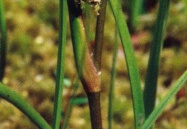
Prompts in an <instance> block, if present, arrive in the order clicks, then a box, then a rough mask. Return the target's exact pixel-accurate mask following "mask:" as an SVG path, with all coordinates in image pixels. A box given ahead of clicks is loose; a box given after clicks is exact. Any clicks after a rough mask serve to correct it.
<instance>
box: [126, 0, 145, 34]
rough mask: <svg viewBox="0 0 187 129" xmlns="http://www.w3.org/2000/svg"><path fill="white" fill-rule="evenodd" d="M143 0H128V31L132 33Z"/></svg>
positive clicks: (135, 26)
mask: <svg viewBox="0 0 187 129" xmlns="http://www.w3.org/2000/svg"><path fill="white" fill-rule="evenodd" d="M142 2H143V0H131V2H130V17H129V18H130V19H129V23H130V24H129V26H130V27H129V29H130V32H132V33H134V32H135V31H136V28H137V24H138V18H139V14H140V11H141V6H142Z"/></svg>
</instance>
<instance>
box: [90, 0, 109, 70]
mask: <svg viewBox="0 0 187 129" xmlns="http://www.w3.org/2000/svg"><path fill="white" fill-rule="evenodd" d="M107 1H108V0H101V5H100V10H99V15H98V16H97V23H96V35H95V46H94V54H93V55H94V65H95V67H96V69H97V70H98V71H100V69H101V58H102V50H103V38H104V24H105V15H106V6H107Z"/></svg>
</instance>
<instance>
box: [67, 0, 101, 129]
mask: <svg viewBox="0 0 187 129" xmlns="http://www.w3.org/2000/svg"><path fill="white" fill-rule="evenodd" d="M68 8H69V16H70V27H71V37H72V43H73V50H74V57H75V63H76V68H77V72H78V76H79V78H80V80H81V83H82V84H83V87H84V89H85V92H86V93H87V96H88V99H89V105H90V106H89V107H90V114H91V123H92V127H93V129H98V128H96V127H100V128H99V129H101V128H102V122H101V111H100V75H99V74H98V71H97V69H96V67H95V66H94V62H93V60H92V57H91V55H90V53H89V50H88V45H87V44H86V37H85V31H84V28H83V23H82V19H81V15H82V14H81V8H80V7H77V6H76V3H75V1H74V0H68ZM95 104H96V105H95ZM94 117H96V118H97V120H96V119H95V118H94Z"/></svg>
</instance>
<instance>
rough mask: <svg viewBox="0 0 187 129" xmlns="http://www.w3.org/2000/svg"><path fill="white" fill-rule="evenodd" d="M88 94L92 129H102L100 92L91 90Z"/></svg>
mask: <svg viewBox="0 0 187 129" xmlns="http://www.w3.org/2000/svg"><path fill="white" fill-rule="evenodd" d="M87 95H88V101H89V108H90V117H91V125H92V129H102V120H101V109H100V108H101V105H100V92H89V93H87Z"/></svg>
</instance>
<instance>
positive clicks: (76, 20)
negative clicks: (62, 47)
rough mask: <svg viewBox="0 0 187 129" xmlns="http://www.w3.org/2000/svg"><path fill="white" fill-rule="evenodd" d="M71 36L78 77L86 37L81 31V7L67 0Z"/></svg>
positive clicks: (80, 73)
mask: <svg viewBox="0 0 187 129" xmlns="http://www.w3.org/2000/svg"><path fill="white" fill-rule="evenodd" d="M68 9H69V18H70V28H71V37H72V43H73V50H74V57H75V63H76V68H77V70H78V75H79V77H81V76H82V65H83V61H84V57H85V49H86V38H85V35H84V31H83V26H81V25H82V21H81V19H80V16H81V8H80V7H76V3H75V2H74V0H68Z"/></svg>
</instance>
